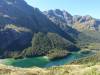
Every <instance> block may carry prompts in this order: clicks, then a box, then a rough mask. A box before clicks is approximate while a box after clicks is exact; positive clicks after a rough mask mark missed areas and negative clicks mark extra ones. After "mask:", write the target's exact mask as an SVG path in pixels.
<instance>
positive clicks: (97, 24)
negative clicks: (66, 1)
mask: <svg viewBox="0 0 100 75" xmlns="http://www.w3.org/2000/svg"><path fill="white" fill-rule="evenodd" d="M44 14H45V15H46V16H47V17H48V18H49V19H50V20H51V21H52V22H55V23H56V24H60V27H63V28H64V27H66V25H69V26H71V27H73V28H75V29H77V30H80V31H82V30H93V31H100V20H99V19H95V18H93V17H91V16H89V15H86V16H79V15H75V16H72V15H71V14H69V13H68V12H67V11H65V10H63V11H62V10H59V9H56V10H48V11H44Z"/></svg>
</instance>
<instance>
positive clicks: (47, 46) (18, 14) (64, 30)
mask: <svg viewBox="0 0 100 75" xmlns="http://www.w3.org/2000/svg"><path fill="white" fill-rule="evenodd" d="M81 19H82V21H81ZM91 19H94V18H91V17H86V18H83V17H81V18H78V17H77V16H72V15H71V14H70V13H68V12H66V11H61V10H59V9H56V10H50V11H45V12H41V11H40V10H39V9H38V8H34V7H31V6H29V5H28V4H27V3H26V2H25V1H24V0H1V2H0V57H1V58H4V57H14V58H17V57H31V56H40V55H50V56H51V57H55V58H56V57H57V56H59V53H62V54H61V55H60V56H64V57H65V56H66V55H68V54H67V53H68V52H75V51H78V50H80V49H81V48H86V47H88V45H90V43H97V42H100V39H99V38H98V37H99V36H98V37H94V36H96V35H94V36H91V34H92V33H91V34H90V33H87V34H86V32H81V31H79V28H78V27H81V26H78V27H77V25H80V24H81V23H84V24H85V23H86V24H87V23H89V25H91V23H90V20H91ZM94 20H95V21H96V23H98V24H97V25H94V24H93V26H94V27H95V30H96V31H98V30H99V29H98V28H96V26H98V27H99V20H96V19H94ZM77 22H79V23H80V24H77ZM84 26H87V25H84ZM97 35H98V33H97Z"/></svg>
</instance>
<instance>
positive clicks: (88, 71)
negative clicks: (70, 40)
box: [0, 65, 100, 75]
mask: <svg viewBox="0 0 100 75" xmlns="http://www.w3.org/2000/svg"><path fill="white" fill-rule="evenodd" d="M0 75H100V65H95V66H86V65H64V66H59V67H52V68H49V69H41V68H15V67H8V66H5V65H0Z"/></svg>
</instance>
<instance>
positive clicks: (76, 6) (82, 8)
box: [26, 0, 100, 19]
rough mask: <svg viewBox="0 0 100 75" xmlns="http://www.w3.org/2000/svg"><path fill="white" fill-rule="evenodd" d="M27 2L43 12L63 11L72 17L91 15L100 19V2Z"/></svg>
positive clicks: (52, 0)
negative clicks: (51, 10)
mask: <svg viewBox="0 0 100 75" xmlns="http://www.w3.org/2000/svg"><path fill="white" fill-rule="evenodd" d="M26 2H27V3H28V4H30V5H31V6H33V7H37V8H39V9H40V10H41V11H45V10H50V9H61V10H66V11H67V12H69V13H71V14H72V15H82V16H84V15H91V16H93V17H94V18H99V19H100V0H26Z"/></svg>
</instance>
